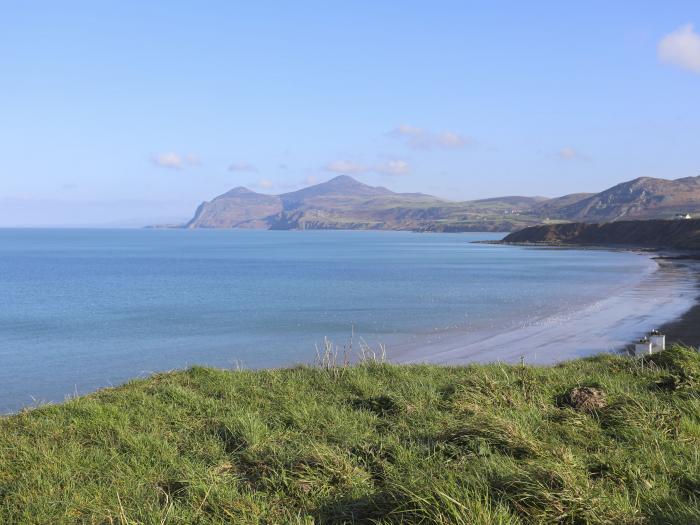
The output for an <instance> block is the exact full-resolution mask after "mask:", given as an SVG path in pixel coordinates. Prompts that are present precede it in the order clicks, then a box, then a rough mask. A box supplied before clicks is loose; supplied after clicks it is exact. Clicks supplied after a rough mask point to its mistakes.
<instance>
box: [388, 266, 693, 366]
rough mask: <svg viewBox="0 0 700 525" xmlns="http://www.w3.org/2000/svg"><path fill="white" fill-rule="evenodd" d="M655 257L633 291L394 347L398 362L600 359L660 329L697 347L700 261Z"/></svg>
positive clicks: (426, 337)
mask: <svg viewBox="0 0 700 525" xmlns="http://www.w3.org/2000/svg"><path fill="white" fill-rule="evenodd" d="M640 256H646V257H650V258H652V259H653V260H654V261H655V264H657V267H656V268H655V269H654V270H653V271H651V272H650V273H649V275H647V276H645V278H643V279H642V280H641V281H640V282H639V283H638V284H637V285H636V286H633V287H630V288H627V289H624V290H622V291H621V292H619V293H615V294H613V295H611V296H610V297H607V298H605V299H603V300H601V301H598V302H596V303H594V304H590V305H587V306H586V307H584V308H582V309H580V310H577V311H574V312H571V313H567V314H562V315H557V316H550V317H547V318H543V319H540V320H538V321H537V322H534V323H531V324H529V325H527V326H522V327H518V328H515V329H509V330H506V331H503V332H496V331H472V332H465V331H459V330H455V331H445V332H439V333H434V334H430V335H425V336H423V337H417V338H415V339H414V340H412V341H410V342H408V343H405V344H402V345H399V346H397V347H394V348H392V350H391V352H390V356H391V358H392V361H394V362H399V363H416V362H425V363H441V364H463V363H469V362H493V361H504V362H518V361H520V360H521V359H524V360H525V362H527V363H531V364H551V363H556V362H559V361H564V360H568V359H575V358H579V357H584V356H589V355H594V354H598V353H602V352H611V353H619V352H624V351H625V349H626V348H627V347H628V345H630V344H631V343H633V342H634V341H635V340H636V339H638V338H639V337H641V336H643V335H645V334H646V333H647V332H649V331H650V330H652V329H654V328H660V329H661V330H663V331H664V332H665V333H666V334H667V336H668V340H669V342H683V343H686V344H689V345H692V346H698V345H699V344H700V304H698V301H697V298H698V278H699V276H700V261H697V260H692V259H684V258H673V257H663V258H660V257H654V256H652V255H650V254H640Z"/></svg>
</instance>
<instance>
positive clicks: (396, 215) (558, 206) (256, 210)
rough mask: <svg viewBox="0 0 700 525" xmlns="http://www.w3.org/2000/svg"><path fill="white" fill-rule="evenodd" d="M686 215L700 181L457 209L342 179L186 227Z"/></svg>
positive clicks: (215, 213) (389, 226)
mask: <svg viewBox="0 0 700 525" xmlns="http://www.w3.org/2000/svg"><path fill="white" fill-rule="evenodd" d="M686 213H690V214H695V213H698V214H700V177H686V178H683V179H677V180H666V179H657V178H650V177H641V178H637V179H634V180H631V181H628V182H623V183H621V184H618V185H616V186H613V187H612V188H609V189H607V190H605V191H602V192H600V193H594V194H592V193H575V194H571V195H565V196H562V197H557V198H552V199H550V198H545V197H519V196H508V197H496V198H491V199H481V200H472V201H461V202H457V201H449V200H446V199H441V198H438V197H434V196H432V195H426V194H423V193H395V192H393V191H391V190H389V189H387V188H383V187H375V186H369V185H366V184H363V183H361V182H359V181H357V180H355V179H353V178H352V177H350V176H347V175H340V176H338V177H335V178H333V179H331V180H329V181H327V182H323V183H321V184H316V185H313V186H309V187H307V188H304V189H301V190H298V191H293V192H289V193H283V194H280V195H267V194H262V193H256V192H254V191H251V190H249V189H248V188H244V187H237V188H234V189H232V190H230V191H228V192H226V193H224V194H223V195H219V196H218V197H216V198H214V199H213V200H211V201H208V202H204V203H202V204H201V205H200V206H199V207H198V208H197V210H196V212H195V214H194V216H193V217H192V219H191V220H190V221H189V222H188V223H186V224H185V225H182V227H185V228H249V229H281V230H290V229H384V230H414V231H514V230H518V229H521V228H524V227H527V226H532V225H537V224H545V223H557V222H584V223H586V222H611V221H618V220H622V219H625V220H631V219H670V218H674V217H675V216H676V215H678V214H686Z"/></svg>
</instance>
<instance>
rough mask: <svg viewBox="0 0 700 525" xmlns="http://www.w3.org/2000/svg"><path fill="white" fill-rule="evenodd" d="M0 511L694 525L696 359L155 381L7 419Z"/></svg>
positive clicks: (136, 517) (681, 354)
mask: <svg viewBox="0 0 700 525" xmlns="http://www.w3.org/2000/svg"><path fill="white" fill-rule="evenodd" d="M577 387H588V388H587V389H584V388H580V390H578V392H579V394H577V395H572V394H571V392H572V389H574V388H577ZM590 390H595V391H596V392H598V393H599V394H600V399H602V400H603V401H602V402H601V403H599V404H598V405H596V406H592V407H591V406H587V408H585V409H584V408H581V407H579V408H575V406H574V404H573V403H572V402H571V400H572V399H578V397H577V396H579V397H580V392H584V393H585V392H588V391H590ZM0 523H8V524H15V523H39V524H62V523H71V524H72V523H96V524H98V523H99V524H117V523H118V524H122V525H125V524H136V523H144V524H164V523H181V524H197V523H245V524H248V523H250V524H255V523H266V524H280V523H296V524H312V523H314V524H315V523H378V524H389V523H426V524H428V523H430V524H526V523H581V524H583V523H609V524H633V523H659V524H661V523H663V524H668V523H681V524H682V523H688V524H697V523H700V354H698V353H697V352H695V351H693V350H690V349H687V348H681V347H675V348H673V349H670V350H667V351H665V352H663V353H660V354H657V355H654V356H650V357H647V358H645V359H643V360H635V359H630V358H623V357H615V356H610V355H605V356H598V357H594V358H590V359H583V360H577V361H572V362H568V363H564V364H561V365H558V366H554V367H548V368H545V367H530V366H506V365H500V364H493V365H486V366H484V365H478V366H477V365H474V366H466V367H439V366H427V365H416V366H396V365H389V364H384V363H381V362H376V361H372V360H370V361H369V362H366V363H364V364H359V365H355V366H334V363H333V362H332V361H326V362H325V364H324V366H318V367H297V368H290V369H283V370H263V371H246V370H238V371H226V370H214V369H207V368H200V367H195V368H191V369H189V370H186V371H182V372H173V373H167V374H159V375H155V376H153V377H151V378H149V379H145V380H138V381H133V382H131V383H129V384H126V385H124V386H122V387H119V388H113V389H107V390H103V391H100V392H97V393H95V394H92V395H89V396H86V397H81V398H77V399H73V400H70V401H68V402H66V403H63V404H61V405H48V406H43V407H40V408H36V409H33V410H28V411H24V412H22V413H19V414H16V415H13V416H9V417H5V418H2V419H0Z"/></svg>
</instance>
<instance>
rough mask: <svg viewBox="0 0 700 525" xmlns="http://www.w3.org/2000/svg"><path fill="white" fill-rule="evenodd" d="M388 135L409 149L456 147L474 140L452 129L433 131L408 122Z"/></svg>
mask: <svg viewBox="0 0 700 525" xmlns="http://www.w3.org/2000/svg"><path fill="white" fill-rule="evenodd" d="M388 135H389V136H390V137H392V138H395V139H398V140H401V141H402V142H403V143H404V144H405V145H406V146H408V147H409V148H411V149H435V148H441V149H458V148H463V147H465V146H468V145H469V144H471V143H473V142H474V141H473V139H471V138H469V137H466V136H464V135H460V134H459V133H456V132H454V131H442V132H439V133H435V132H432V131H429V130H427V129H423V128H418V127H416V126H411V125H409V124H402V125H400V126H398V127H396V128H394V129H393V130H391V131H390V132H389V133H388Z"/></svg>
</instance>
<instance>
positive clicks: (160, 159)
mask: <svg viewBox="0 0 700 525" xmlns="http://www.w3.org/2000/svg"><path fill="white" fill-rule="evenodd" d="M151 160H152V161H153V163H154V164H156V165H157V166H161V167H163V168H170V169H173V170H181V169H183V168H186V167H188V166H198V165H199V159H198V158H197V156H196V155H181V154H180V153H175V152H173V151H170V152H167V153H157V154H155V155H153V156H152V157H151Z"/></svg>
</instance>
